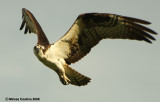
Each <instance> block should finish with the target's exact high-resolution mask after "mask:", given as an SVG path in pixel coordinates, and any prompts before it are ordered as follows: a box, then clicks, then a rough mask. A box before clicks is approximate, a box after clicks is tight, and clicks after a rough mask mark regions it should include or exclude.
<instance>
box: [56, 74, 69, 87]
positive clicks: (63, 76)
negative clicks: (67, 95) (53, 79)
mask: <svg viewBox="0 0 160 102" xmlns="http://www.w3.org/2000/svg"><path fill="white" fill-rule="evenodd" d="M58 75H59V78H60V81H61V82H62V84H64V85H68V84H69V82H70V80H69V79H68V77H67V76H66V75H65V72H64V71H60V73H59V74H58Z"/></svg>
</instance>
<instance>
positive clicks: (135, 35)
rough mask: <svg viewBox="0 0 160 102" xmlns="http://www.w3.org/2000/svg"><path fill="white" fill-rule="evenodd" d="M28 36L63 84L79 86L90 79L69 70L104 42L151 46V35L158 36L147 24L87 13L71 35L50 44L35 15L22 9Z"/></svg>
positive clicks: (74, 25) (123, 18)
mask: <svg viewBox="0 0 160 102" xmlns="http://www.w3.org/2000/svg"><path fill="white" fill-rule="evenodd" d="M22 15H23V22H22V25H21V28H20V29H23V27H24V25H25V24H26V26H25V34H26V33H27V31H29V33H31V32H32V33H36V34H37V36H38V43H37V45H36V46H35V47H34V52H35V55H36V56H37V57H38V59H39V60H40V61H41V62H42V63H43V64H45V65H46V66H48V67H49V68H51V69H53V70H54V71H56V72H57V74H58V75H59V77H60V80H61V82H62V83H63V84H64V85H66V84H69V83H71V84H74V85H77V86H81V85H86V84H87V83H88V82H90V78H88V77H86V76H84V75H82V74H80V73H79V72H77V71H75V70H73V69H72V68H71V67H69V64H71V63H75V62H77V61H78V60H80V59H81V58H83V57H84V56H85V55H86V54H87V53H89V52H90V50H91V48H92V47H94V46H95V45H96V44H98V43H99V41H100V40H102V39H107V38H108V39H109V38H110V39H130V40H140V41H146V42H148V43H151V40H155V38H154V37H152V36H151V34H157V33H156V32H154V31H153V30H151V29H149V28H147V27H144V26H143V25H142V24H150V22H148V21H145V20H140V19H136V18H131V17H125V16H120V15H115V14H107V13H86V14H81V15H79V16H78V18H77V19H76V21H75V22H74V24H73V25H72V27H71V28H70V29H69V31H68V32H67V33H66V34H65V35H64V36H63V37H62V38H60V39H59V40H58V41H57V42H55V43H54V44H49V41H48V39H47V37H46V36H45V34H44V32H43V30H42V28H41V26H40V25H39V23H38V22H37V20H36V19H35V17H34V16H33V14H32V13H31V12H30V11H28V10H26V9H22Z"/></svg>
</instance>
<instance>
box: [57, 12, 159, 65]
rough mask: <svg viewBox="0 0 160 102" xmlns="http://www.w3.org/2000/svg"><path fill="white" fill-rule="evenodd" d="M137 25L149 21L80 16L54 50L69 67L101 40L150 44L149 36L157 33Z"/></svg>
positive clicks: (103, 14)
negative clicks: (123, 40) (62, 57)
mask: <svg viewBox="0 0 160 102" xmlns="http://www.w3.org/2000/svg"><path fill="white" fill-rule="evenodd" d="M138 23H139V24H138ZM140 24H150V22H148V21H144V20H140V19H136V18H131V17H125V16H120V15H114V14H106V13H87V14H82V15H79V16H78V18H77V19H76V21H75V22H74V24H73V25H72V27H71V28H70V30H69V31H68V32H67V33H66V34H65V35H64V36H63V37H62V38H61V39H60V40H59V41H57V42H56V43H55V45H54V47H56V49H58V50H59V51H60V52H62V53H64V54H65V55H66V56H65V58H64V59H65V60H66V62H67V63H68V64H71V63H74V62H76V61H78V60H80V59H81V58H82V57H84V56H85V55H86V54H87V53H89V52H90V50H91V48H92V47H93V46H95V45H96V44H98V42H99V41H100V40H102V39H106V38H111V39H130V40H142V41H146V42H149V43H151V41H150V40H155V38H154V37H152V36H151V35H150V34H156V32H154V31H153V30H151V29H149V28H147V27H144V26H142V25H140Z"/></svg>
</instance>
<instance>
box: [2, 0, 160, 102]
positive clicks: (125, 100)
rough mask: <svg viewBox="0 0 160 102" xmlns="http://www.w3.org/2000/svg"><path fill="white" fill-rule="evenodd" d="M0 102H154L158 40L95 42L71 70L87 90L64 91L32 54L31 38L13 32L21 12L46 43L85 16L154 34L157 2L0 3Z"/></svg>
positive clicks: (159, 85) (158, 82)
mask: <svg viewBox="0 0 160 102" xmlns="http://www.w3.org/2000/svg"><path fill="white" fill-rule="evenodd" d="M0 1H1V4H0V13H1V14H0V15H1V16H0V26H1V30H0V34H1V37H0V46H1V53H0V56H1V58H0V60H1V61H0V65H1V67H0V83H1V84H0V101H1V102H5V97H11V98H34V97H37V98H40V102H64V101H66V102H100V101H101V102H160V98H159V96H160V74H159V73H160V37H159V35H158V36H154V37H155V38H156V39H157V40H156V41H153V44H148V43H146V42H141V41H130V40H110V39H106V40H103V41H101V42H100V43H99V44H98V45H97V46H96V47H94V48H93V49H92V51H91V52H90V53H89V54H88V55H87V56H86V57H85V58H83V59H82V60H80V61H79V62H78V63H76V64H72V67H73V68H75V69H76V70H77V71H79V72H81V73H82V74H84V75H86V76H89V77H90V78H91V79H92V80H91V83H89V84H88V85H87V86H84V87H76V86H72V85H68V86H64V85H62V84H61V82H60V81H59V78H58V76H57V74H56V73H55V72H54V71H52V70H50V69H49V68H47V67H46V66H44V65H43V64H42V63H41V62H39V61H38V59H37V58H36V57H35V55H34V53H33V47H34V46H35V44H36V43H37V37H36V36H35V35H34V34H31V35H29V34H27V35H24V34H23V32H24V30H23V31H20V30H19V27H20V25H21V22H22V19H21V18H22V15H21V9H22V8H27V9H28V10H30V11H31V12H32V13H33V14H34V16H35V17H36V18H37V20H38V21H39V23H40V25H41V26H42V28H43V30H44V32H45V33H46V35H47V37H48V39H49V41H50V43H53V42H55V41H57V40H58V39H59V38H60V37H61V36H63V35H64V34H65V33H66V32H67V30H68V29H69V28H70V26H71V25H72V24H73V22H74V21H75V19H76V18H77V16H78V15H79V14H81V13H87V12H104V13H114V14H120V15H125V16H130V17H136V18H141V19H144V20H148V21H150V22H152V24H151V25H149V26H147V27H150V28H152V29H153V30H155V31H156V32H158V33H159V32H160V30H159V29H160V25H159V23H160V21H159V18H160V13H159V10H160V6H159V4H160V1H159V0H117V1H115V0H94V1H93V0H79V1H76V0H63V1H62V0H43V1H40V0H23V1H22V0H10V1H9V0H0Z"/></svg>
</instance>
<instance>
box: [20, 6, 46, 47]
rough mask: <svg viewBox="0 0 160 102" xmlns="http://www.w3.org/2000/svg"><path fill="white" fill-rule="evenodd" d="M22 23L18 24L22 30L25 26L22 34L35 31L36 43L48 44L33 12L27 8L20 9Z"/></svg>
mask: <svg viewBox="0 0 160 102" xmlns="http://www.w3.org/2000/svg"><path fill="white" fill-rule="evenodd" d="M22 19H23V21H22V24H21V26H20V30H22V29H23V28H24V26H25V30H24V34H27V32H29V33H35V34H37V36H38V44H41V45H43V46H47V45H49V41H48V39H47V37H46V36H45V34H44V32H43V30H42V28H41V26H40V25H39V23H38V22H37V20H36V19H35V17H34V16H33V14H32V13H31V12H30V11H28V10H27V9H25V8H23V9H22Z"/></svg>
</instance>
